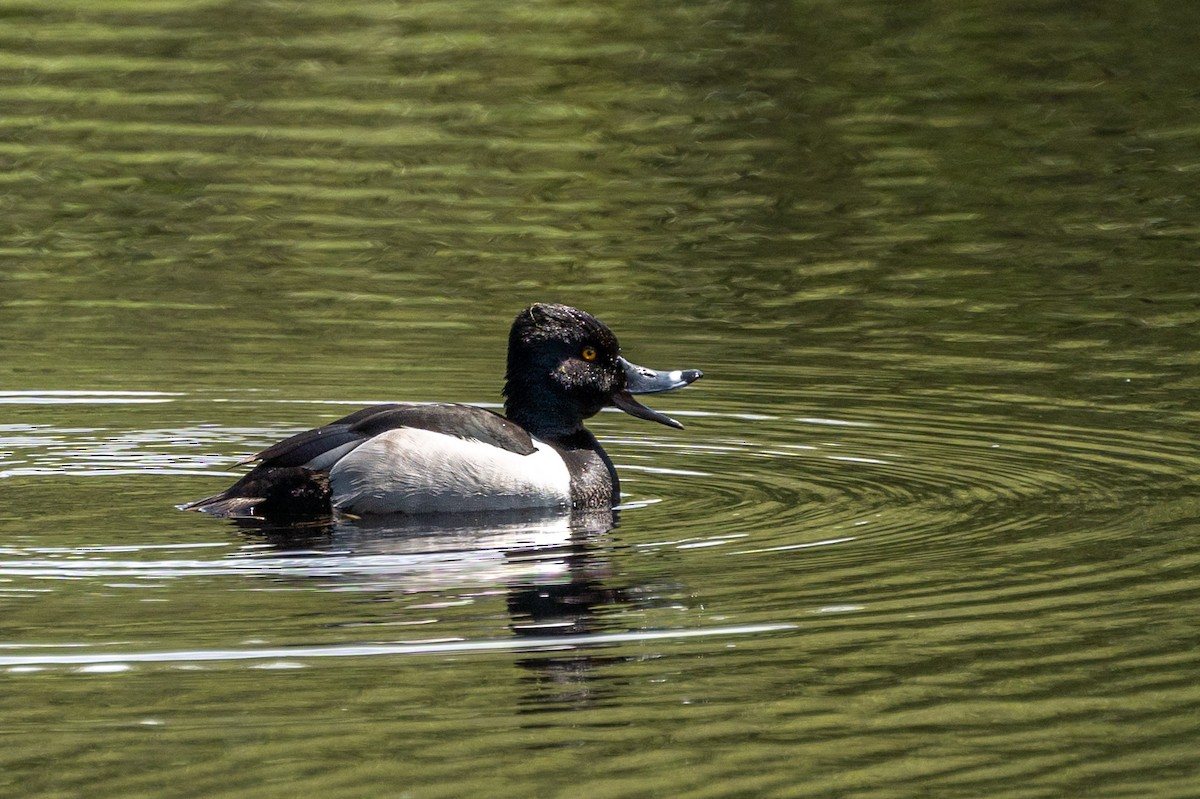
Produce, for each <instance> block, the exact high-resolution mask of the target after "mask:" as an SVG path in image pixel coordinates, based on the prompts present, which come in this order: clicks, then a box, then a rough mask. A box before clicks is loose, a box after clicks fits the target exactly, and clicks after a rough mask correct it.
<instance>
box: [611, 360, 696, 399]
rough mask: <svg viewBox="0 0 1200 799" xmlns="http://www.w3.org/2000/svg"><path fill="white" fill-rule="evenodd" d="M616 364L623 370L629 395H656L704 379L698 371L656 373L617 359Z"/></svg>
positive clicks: (677, 370) (681, 370)
mask: <svg viewBox="0 0 1200 799" xmlns="http://www.w3.org/2000/svg"><path fill="white" fill-rule="evenodd" d="M617 363H619V364H621V368H622V369H624V370H625V390H626V391H628V392H629V393H630V394H657V393H658V392H660V391H673V390H674V389H677V388H683V387H684V386H686V385H689V384H691V383H695V382H696V381H697V380H699V379H700V378H702V377H704V373H703V372H701V371H700V370H699V369H676V370H675V371H673V372H656V371H655V370H653V369H647V368H646V367H644V366H638V365H637V364H636V363H630V362H629V361H627V360H625V359H624V358H621V357H618V358H617Z"/></svg>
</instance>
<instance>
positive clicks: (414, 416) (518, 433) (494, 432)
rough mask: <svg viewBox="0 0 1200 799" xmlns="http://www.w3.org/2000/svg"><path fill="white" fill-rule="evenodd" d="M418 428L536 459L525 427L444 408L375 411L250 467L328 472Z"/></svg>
mask: <svg viewBox="0 0 1200 799" xmlns="http://www.w3.org/2000/svg"><path fill="white" fill-rule="evenodd" d="M400 427H415V428H419V429H421V430H429V431H431V432H434V433H441V434H443V435H449V436H455V437H457V438H463V439H469V440H474V441H482V442H483V443H485V444H490V445H492V446H494V447H499V448H501V449H505V450H508V451H509V452H515V453H517V454H519V455H530V454H532V453H534V452H536V451H537V448H536V447H535V446H534V445H533V439H532V438H531V437H530V435H529V433H528V432H526V431H525V429H524V428H523V427H521V426H520V425H518V424H516V423H514V422H510V421H509V420H508V419H505V418H504V417H503V416H500V415H499V414H497V413H493V412H492V411H489V410H487V409H486V408H477V407H475V406H474V405H458V404H451V403H438V404H433V405H412V404H403V403H390V404H387V405H372V406H371V407H369V408H363V409H362V410H360V411H355V412H354V413H352V414H350V415H349V416H344V417H342V418H341V419H338V420H337V421H334V422H330V423H329V424H327V425H323V426H321V427H317V428H314V429H312V430H305V431H304V432H303V433H297V434H296V435H294V436H291V437H290V438H285V439H284V440H283V441H280V442H279V443H278V444H274V445H272V446H270V447H268V448H266V449H264V450H263V451H262V452H259V453H258V454H257V455H255V456H254V457H253V458H250V459H248V460H247V461H246V462H247V463H249V462H251V461H257V462H259V463H260V464H262V465H270V466H285V467H291V466H305V467H307V468H310V469H328V468H329V467H330V466H331V465H332V464H333V463H334V462H336V461H337V460H338V459H339V458H341V457H342V456H344V455H345V454H346V453H348V452H350V451H351V450H353V449H355V448H356V447H358V446H359V445H360V444H362V443H363V442H365V441H368V440H370V439H372V438H374V437H375V436H377V435H379V434H380V433H385V432H387V431H388V430H395V429H397V428H400Z"/></svg>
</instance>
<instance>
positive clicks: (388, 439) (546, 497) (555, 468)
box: [329, 427, 571, 513]
mask: <svg viewBox="0 0 1200 799" xmlns="http://www.w3.org/2000/svg"><path fill="white" fill-rule="evenodd" d="M534 444H535V445H536V446H537V450H538V451H537V452H535V453H533V454H532V455H518V454H517V453H515V452H509V451H508V450H506V449H501V448H500V447H494V446H492V445H491V444H484V443H483V442H480V441H474V440H467V439H462V438H457V437H455V436H449V435H445V434H443V433H433V432H430V431H429V430H418V429H415V428H411V427H404V428H400V429H397V430H389V431H388V432H386V433H383V434H382V435H378V436H376V437H375V438H373V439H371V440H370V441H368V442H367V443H365V444H363V445H362V446H360V447H359V448H358V449H356V450H354V451H353V452H351V453H349V454H348V455H346V457H344V458H342V459H341V460H340V461H338V462H337V463H336V464H334V466H333V468H332V469H331V470H330V472H329V482H330V485H331V487H332V489H333V505H334V507H336V508H340V509H342V510H346V511H350V512H351V513H434V512H442V513H444V512H449V511H481V510H513V509H517V508H549V507H555V506H558V505H567V504H569V503H570V501H571V475H570V474H569V473H568V472H567V466H566V464H565V463H563V459H562V457H560V456H559V454H558V453H557V452H555V451H554V449H553V448H552V447H550V446H549V445H547V444H544V443H542V442H541V441H538V440H537V439H534Z"/></svg>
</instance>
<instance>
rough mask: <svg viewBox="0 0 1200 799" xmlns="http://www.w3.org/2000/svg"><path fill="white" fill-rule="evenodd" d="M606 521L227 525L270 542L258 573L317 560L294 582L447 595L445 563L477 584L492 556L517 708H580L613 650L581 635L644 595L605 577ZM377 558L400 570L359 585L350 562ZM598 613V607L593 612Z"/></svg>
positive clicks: (411, 519) (490, 516)
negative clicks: (521, 674)
mask: <svg viewBox="0 0 1200 799" xmlns="http://www.w3.org/2000/svg"><path fill="white" fill-rule="evenodd" d="M618 517H619V513H618V512H616V511H612V510H601V511H588V512H577V513H572V514H563V513H552V512H546V511H530V510H522V511H513V512H500V513H494V512H493V513H468V514H427V515H422V516H388V517H375V518H364V519H347V518H340V519H332V518H327V519H321V520H312V521H309V522H303V523H296V524H288V525H281V524H277V523H272V522H264V521H260V520H255V519H235V520H231V521H232V523H233V524H234V525H235V526H236V528H237V529H238V531H239V533H240V534H242V535H246V536H248V537H250V538H252V539H261V540H263V541H265V542H267V543H269V544H270V546H271V548H272V554H269V555H265V556H263V555H259V556H257V557H256V559H257V560H258V563H259V565H260V566H262V567H263V568H264V569H265V570H266V572H267V573H268V574H270V573H271V563H272V562H273V561H275V560H278V561H279V562H280V565H281V569H280V572H286V571H289V565H290V564H294V563H295V562H296V558H297V557H300V558H302V559H305V560H309V559H312V558H321V560H322V562H323V563H325V564H326V567H327V570H321V569H319V568H318V569H316V570H314V569H312V568H308V569H306V570H305V579H326V578H329V577H334V578H336V579H338V580H349V581H350V583H351V584H353V585H354V586H355V587H356V589H357V590H364V589H366V588H369V590H370V591H372V592H373V593H374V592H378V594H380V595H381V596H382V595H386V594H388V593H391V592H394V591H402V592H404V591H413V590H431V589H432V587H434V586H436V587H437V589H438V590H440V591H446V590H451V591H452V590H453V586H452V585H450V584H449V583H450V581H451V579H452V578H451V577H450V573H455V572H457V569H456V568H455V566H454V565H453V564H457V563H458V562H460V561H461V560H464V559H465V560H467V561H469V562H470V563H472V568H471V573H470V575H469V580H470V582H472V583H477V582H478V581H479V580H480V579H482V578H483V577H484V574H483V573H481V570H480V568H479V564H480V559H481V558H488V559H490V560H492V561H493V563H494V564H495V565H494V569H493V571H492V575H493V577H492V582H491V583H490V585H489V590H498V591H503V592H504V594H505V605H506V607H507V610H508V614H509V624H508V627H509V629H510V631H511V632H512V634H513V635H514V636H516V637H517V638H520V639H526V641H527V643H528V649H525V650H523V649H522V647H521V646H519V645H518V646H516V647H515V648H514V651H515V652H518V653H520V652H522V651H524V652H525V653H526V654H524V655H522V656H518V657H517V659H516V663H517V665H519V666H520V667H521V668H523V669H524V670H525V671H526V672H527V676H526V677H525V679H524V682H525V684H526V688H525V697H526V699H525V702H524V704H525V705H527V706H529V707H531V708H532V707H536V706H546V705H549V706H554V707H560V706H577V707H583V706H587V705H590V704H592V703H594V702H595V701H597V699H598V698H600V696H601V695H602V694H603V691H601V692H599V693H598V688H597V681H596V680H595V677H596V676H597V671H598V669H600V668H601V667H602V666H604V665H610V664H614V663H620V662H622V661H624V660H625V658H624V657H621V656H616V655H606V654H603V653H604V652H605V651H606V650H608V649H610V646H608V645H605V644H602V643H599V642H598V641H597V643H593V644H588V643H586V642H587V641H588V640H593V639H595V636H597V635H598V634H603V633H611V632H616V631H618V630H620V629H621V615H620V608H621V606H626V605H631V604H633V603H635V602H637V603H646V602H653V597H654V595H655V594H654V591H653V588H652V587H650V586H620V587H618V586H614V585H612V584H611V581H612V579H613V577H614V572H613V569H612V567H611V564H610V562H609V560H608V558H607V555H606V552H607V547H608V546H609V545H610V544H609V543H608V542H606V541H605V539H604V534H606V533H608V532H609V531H611V530H612V529H614V528H615V527H616V526H617V524H618V521H619V518H618ZM379 556H390V557H393V558H401V559H403V563H404V567H405V568H397V570H396V571H395V572H393V573H391V574H385V573H383V572H382V571H378V570H377V571H373V572H372V574H371V576H370V581H369V584H363V583H362V582H361V580H362V573H361V571H360V570H359V569H356V568H354V567H353V566H352V565H351V564H352V563H353V562H355V561H356V560H359V559H362V558H366V557H370V558H378V557H379ZM418 563H419V564H420V566H419V568H418V569H414V568H413V566H414V565H415V564H418ZM393 565H394V566H397V567H399V566H400V562H399V561H397V562H395V563H394V564H393ZM347 572H350V573H351V574H347ZM393 580H394V584H392V581H393ZM605 609H608V610H609V613H608V614H607V615H605V614H603V613H602V612H601V611H604V610H605ZM359 626H361V625H359Z"/></svg>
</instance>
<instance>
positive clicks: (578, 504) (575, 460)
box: [549, 430, 621, 509]
mask: <svg viewBox="0 0 1200 799" xmlns="http://www.w3.org/2000/svg"><path fill="white" fill-rule="evenodd" d="M549 443H550V444H551V445H552V446H553V447H554V448H555V449H556V450H557V451H558V454H559V455H561V456H562V459H563V462H564V463H566V464H567V471H568V472H569V473H570V475H571V507H573V508H577V509H581V508H603V507H612V506H613V505H616V504H617V503H618V502H620V501H621V485H620V482H619V481H618V479H617V470H616V468H615V467H614V466H613V462H612V460H610V459H609V457H608V453H606V452H605V451H604V449H603V448H601V446H600V442H599V441H597V440H596V437H595V436H593V435H592V434H591V433H589V432H588V431H587V430H580V431H579V432H577V433H573V434H572V435H570V436H564V437H562V438H556V439H554V440H553V441H550V442H549Z"/></svg>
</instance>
